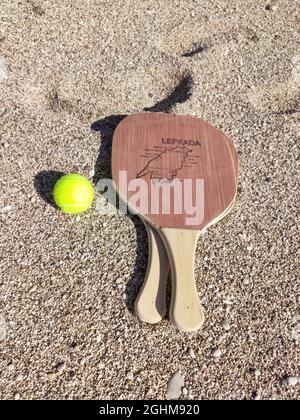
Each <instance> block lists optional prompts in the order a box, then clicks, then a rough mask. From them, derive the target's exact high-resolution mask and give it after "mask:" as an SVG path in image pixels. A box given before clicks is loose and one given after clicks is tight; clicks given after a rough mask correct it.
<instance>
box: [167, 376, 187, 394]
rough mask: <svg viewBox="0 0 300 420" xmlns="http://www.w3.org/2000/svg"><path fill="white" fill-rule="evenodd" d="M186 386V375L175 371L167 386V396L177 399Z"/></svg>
mask: <svg viewBox="0 0 300 420" xmlns="http://www.w3.org/2000/svg"><path fill="white" fill-rule="evenodd" d="M183 387H184V377H183V376H182V375H181V373H180V372H176V373H174V375H173V376H172V378H171V379H170V381H169V383H168V386H167V398H168V399H170V400H171V399H177V398H179V397H180V395H181V393H182V388H183Z"/></svg>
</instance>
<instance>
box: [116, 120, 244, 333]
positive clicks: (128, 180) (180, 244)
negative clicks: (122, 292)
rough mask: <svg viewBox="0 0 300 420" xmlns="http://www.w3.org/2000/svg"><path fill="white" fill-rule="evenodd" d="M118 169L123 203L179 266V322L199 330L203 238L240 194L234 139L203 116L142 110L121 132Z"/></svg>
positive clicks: (175, 285) (174, 312) (175, 286)
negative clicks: (198, 251) (198, 261)
mask: <svg viewBox="0 0 300 420" xmlns="http://www.w3.org/2000/svg"><path fill="white" fill-rule="evenodd" d="M112 173H113V178H114V181H115V183H116V187H117V189H118V192H119V194H120V196H121V198H122V199H123V201H125V202H127V203H128V205H129V207H130V208H131V209H134V210H135V211H136V212H137V213H139V214H140V216H141V217H142V218H144V219H145V220H146V222H148V223H150V224H151V225H152V226H153V227H155V229H157V230H158V231H159V235H160V237H161V238H162V239H163V242H164V245H165V248H166V250H167V253H168V257H169V261H170V265H171V270H172V298H171V309H170V318H171V320H172V322H173V323H174V325H175V326H176V327H177V328H179V329H180V330H183V331H194V330H197V329H199V328H200V327H201V326H202V324H203V321H204V312H203V308H202V306H201V304H200V301H199V297H198V294H197V289H196V284H195V279H194V262H193V260H194V253H195V248H196V244H197V239H198V236H199V234H200V233H201V231H202V230H203V229H205V228H206V227H207V226H209V225H211V224H212V223H214V222H215V221H216V220H220V218H221V217H222V216H224V214H226V212H227V211H228V209H229V208H230V206H231V204H232V202H233V201H234V198H235V196H236V176H235V167H234V160H233V157H232V155H231V151H230V146H229V144H228V141H227V139H226V137H225V136H224V134H223V133H221V132H220V131H219V130H217V129H215V128H214V127H212V126H211V125H210V124H208V123H206V122H205V121H203V120H200V119H197V118H193V117H183V116H175V115H171V114H160V113H143V114H135V115H132V116H129V117H127V118H125V119H124V120H123V121H122V122H121V123H120V124H119V125H118V127H117V129H116V130H115V133H114V139H113V150H112ZM138 190H139V191H138Z"/></svg>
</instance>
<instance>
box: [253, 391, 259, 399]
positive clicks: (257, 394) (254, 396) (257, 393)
mask: <svg viewBox="0 0 300 420" xmlns="http://www.w3.org/2000/svg"><path fill="white" fill-rule="evenodd" d="M253 400H254V401H260V400H261V396H260V393H259V392H258V391H255V392H254V394H253Z"/></svg>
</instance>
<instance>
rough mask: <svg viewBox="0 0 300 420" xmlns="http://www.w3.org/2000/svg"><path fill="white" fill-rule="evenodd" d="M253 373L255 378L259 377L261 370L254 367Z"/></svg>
mask: <svg viewBox="0 0 300 420" xmlns="http://www.w3.org/2000/svg"><path fill="white" fill-rule="evenodd" d="M253 374H254V376H255V377H256V378H259V377H260V375H261V371H260V370H258V369H254V371H253Z"/></svg>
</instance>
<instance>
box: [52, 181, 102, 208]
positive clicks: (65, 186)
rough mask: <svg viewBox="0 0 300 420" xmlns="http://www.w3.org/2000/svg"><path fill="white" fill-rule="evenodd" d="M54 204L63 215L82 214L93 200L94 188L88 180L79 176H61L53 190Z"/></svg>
mask: <svg viewBox="0 0 300 420" xmlns="http://www.w3.org/2000/svg"><path fill="white" fill-rule="evenodd" d="M53 197H54V201H55V204H56V205H57V207H59V208H60V209H61V210H62V211H63V212H64V213H73V214H77V213H83V212H84V211H86V210H88V209H89V208H90V207H91V205H92V202H93V200H94V188H93V186H92V184H91V183H90V181H89V180H87V179H86V178H85V177H84V176H81V175H79V174H68V175H64V176H62V177H61V178H60V179H59V180H58V181H57V182H56V184H55V186H54V190H53Z"/></svg>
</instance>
